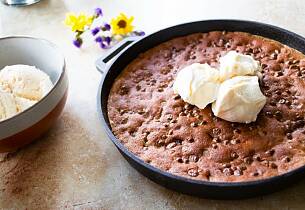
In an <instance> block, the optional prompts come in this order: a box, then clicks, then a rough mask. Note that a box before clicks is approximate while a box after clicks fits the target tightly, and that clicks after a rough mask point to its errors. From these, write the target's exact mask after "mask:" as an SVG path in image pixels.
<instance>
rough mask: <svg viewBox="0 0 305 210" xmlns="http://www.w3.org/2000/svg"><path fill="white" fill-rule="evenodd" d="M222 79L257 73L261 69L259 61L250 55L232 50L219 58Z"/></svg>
mask: <svg viewBox="0 0 305 210" xmlns="http://www.w3.org/2000/svg"><path fill="white" fill-rule="evenodd" d="M219 63H220V64H219V71H220V79H221V80H222V81H224V80H227V79H230V78H232V77H235V76H245V75H252V76H254V75H256V74H257V73H258V72H259V71H260V65H259V62H258V61H256V60H254V59H253V58H252V57H251V56H249V55H243V54H240V53H237V52H236V51H230V52H228V53H227V54H226V55H225V56H223V57H221V58H220V59H219Z"/></svg>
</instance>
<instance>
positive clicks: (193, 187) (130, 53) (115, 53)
mask: <svg viewBox="0 0 305 210" xmlns="http://www.w3.org/2000/svg"><path fill="white" fill-rule="evenodd" d="M223 30H226V31H242V32H249V33H251V34H256V35H260V36H263V37H267V38H270V39H273V40H276V41H279V42H281V43H283V44H285V45H288V46H290V47H292V48H294V49H297V50H299V51H300V52H302V53H304V54H305V39H304V38H303V37H301V36H299V35H297V34H295V33H292V32H290V31H287V30H285V29H282V28H279V27H275V26H272V25H267V24H264V23H258V22H252V21H241V20H206V21H199V22H192V23H186V24H182V25H177V26H173V27H170V28H166V29H164V30H161V31H159V32H156V33H153V34H151V35H149V36H146V37H144V38H142V39H141V40H138V41H137V42H133V41H135V40H134V38H129V39H126V40H123V41H122V42H121V43H120V45H119V46H118V47H117V48H116V49H113V50H112V52H110V54H108V56H106V57H103V58H100V59H98V60H97V62H96V66H97V69H98V70H99V71H101V72H102V73H103V74H104V76H103V80H102V82H101V84H100V87H99V92H98V97H97V101H98V114H99V115H100V117H101V121H102V124H103V126H104V127H105V130H106V133H107V135H108V136H109V138H110V139H111V141H112V142H113V143H114V144H115V146H116V147H117V148H118V150H119V151H120V152H121V154H122V155H123V156H124V157H125V158H126V160H127V161H128V162H129V163H130V164H131V165H132V166H133V167H134V168H135V169H136V170H138V171H139V172H140V173H142V174H143V175H145V176H146V177H148V178H149V179H151V180H152V181H154V182H156V183H158V184H160V185H163V186H164V187H166V188H169V189H172V190H175V191H178V192H181V193H185V194H189V195H195V196H200V197H205V198H212V199H242V198H248V197H253V196H258V195H263V194H268V193H271V192H275V191H277V190H280V189H282V188H284V187H287V186H289V185H291V184H293V183H294V182H296V181H298V180H300V179H301V178H302V177H303V176H304V174H305V166H302V167H300V168H297V169H295V170H293V171H290V172H288V173H286V174H283V175H280V176H275V177H271V178H268V179H262V180H257V181H248V182H232V183H230V182H208V181H198V180H192V179H189V178H185V177H180V176H176V175H173V174H170V173H168V172H165V171H162V170H160V169H158V168H155V167H153V166H151V165H149V164H147V163H145V162H144V161H142V160H141V159H139V158H138V157H137V156H135V155H134V154H132V153H131V152H129V151H128V150H127V149H126V148H125V147H124V146H123V145H122V144H121V143H120V141H119V140H118V139H117V138H116V137H115V136H114V134H113V133H112V131H111V127H110V124H109V119H108V115H107V100H108V95H109V91H110V89H111V86H112V84H113V82H114V80H115V78H116V77H117V76H118V75H119V74H120V73H121V71H122V70H123V69H124V67H125V66H126V65H127V64H129V63H130V62H131V61H132V60H133V59H135V58H136V57H137V56H138V55H139V54H140V53H142V52H145V51H146V50H148V49H150V48H152V47H155V46H157V45H159V44H161V43H162V42H165V41H167V40H170V39H173V38H175V37H179V36H184V35H188V34H192V33H197V32H209V31H223ZM127 46H128V47H127Z"/></svg>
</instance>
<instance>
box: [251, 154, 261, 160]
mask: <svg viewBox="0 0 305 210" xmlns="http://www.w3.org/2000/svg"><path fill="white" fill-rule="evenodd" d="M253 159H254V160H257V161H261V160H262V158H261V156H260V155H259V154H257V155H254V156H253Z"/></svg>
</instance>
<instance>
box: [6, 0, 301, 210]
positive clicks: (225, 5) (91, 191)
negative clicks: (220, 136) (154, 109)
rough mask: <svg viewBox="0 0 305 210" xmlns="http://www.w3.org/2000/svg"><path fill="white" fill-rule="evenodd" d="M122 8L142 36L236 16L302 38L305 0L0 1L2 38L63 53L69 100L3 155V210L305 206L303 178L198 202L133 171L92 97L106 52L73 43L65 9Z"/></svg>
mask: <svg viewBox="0 0 305 210" xmlns="http://www.w3.org/2000/svg"><path fill="white" fill-rule="evenodd" d="M96 6H100V7H102V8H103V10H104V13H105V17H106V19H109V18H110V17H113V16H115V15H117V14H118V13H119V12H121V11H123V12H125V13H127V14H128V15H134V16H135V21H134V24H135V25H136V26H137V28H138V29H143V30H145V31H146V32H147V33H151V32H153V31H156V30H159V29H162V28H165V27H168V26H170V25H175V24H178V23H183V22H189V21H194V20H204V19H219V18H234V19H248V20H257V21H261V22H265V23H271V24H273V25H277V26H280V27H283V28H286V29H288V30H291V31H294V32H296V33H298V34H300V35H302V36H305V27H304V26H305V1H304V0H269V1H268V0H249V1H245V0H230V1H220V0H213V1H208V0H206V1H205V0H198V1H196V0H188V1H182V0H166V1H165V0H141V1H140V0H138V1H137V0H124V1H122V0H64V1H62V0H42V1H41V2H40V3H38V4H36V5H33V6H30V7H22V8H15V7H7V6H4V5H2V4H0V36H1V37H2V36H7V35H30V36H35V37H41V38H45V39H48V40H50V41H52V42H54V43H55V44H57V45H58V46H59V47H60V49H61V50H62V51H63V53H64V54H65V56H66V60H67V69H68V75H69V80H70V88H69V97H68V102H67V105H66V107H65V110H64V112H63V114H62V116H61V118H60V119H59V120H58V122H57V124H56V125H55V126H54V127H53V128H52V129H51V130H50V131H49V132H48V133H47V134H46V135H45V136H44V137H43V138H41V139H40V140H38V141H36V142H35V143H32V144H31V145H29V146H27V147H26V148H23V149H20V150H19V151H17V152H15V153H10V154H0V177H1V178H0V209H65V208H67V209H115V210H117V209H211V210H217V209H226V210H227V209H247V210H248V209H276V210H277V209H305V202H304V197H305V179H304V180H302V181H301V182H300V183H299V184H297V185H295V186H292V187H290V188H289V189H286V190H283V191H280V192H277V193H274V194H272V195H268V196H263V197H257V198H252V199H248V200H241V201H217V200H207V199H199V198H195V197H191V196H186V195H182V194H179V193H176V192H173V191H170V190H167V189H165V188H163V187H161V186H159V185H157V184H155V183H153V182H151V181H149V180H148V179H147V178H145V177H143V176H142V175H141V174H139V173H138V172H137V171H135V170H134V169H133V168H131V166H129V164H128V163H127V162H126V161H125V160H124V159H123V157H122V156H121V155H120V154H119V152H118V151H117V149H116V148H115V147H114V145H113V144H112V143H111V141H110V140H109V139H108V137H107V136H106V134H105V132H104V130H103V127H102V125H101V123H100V121H99V117H98V113H97V108H96V95H97V90H98V85H99V83H100V79H101V75H100V73H99V72H97V70H96V69H95V66H94V62H95V60H96V59H97V58H98V57H99V56H101V55H102V54H103V53H105V51H103V50H101V49H99V48H98V47H97V46H95V45H93V44H92V43H91V44H88V45H87V46H85V47H84V48H83V49H82V50H78V49H76V48H74V47H73V46H72V45H71V33H70V31H69V30H68V29H67V28H65V26H64V25H63V24H62V22H63V20H64V17H65V13H66V12H68V11H81V10H84V11H90V10H92V9H93V8H95V7H96Z"/></svg>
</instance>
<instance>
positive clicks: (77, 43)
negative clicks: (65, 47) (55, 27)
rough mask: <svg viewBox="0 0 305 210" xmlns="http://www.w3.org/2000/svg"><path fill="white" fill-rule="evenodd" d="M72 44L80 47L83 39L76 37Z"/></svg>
mask: <svg viewBox="0 0 305 210" xmlns="http://www.w3.org/2000/svg"><path fill="white" fill-rule="evenodd" d="M73 44H74V46H75V47H77V48H80V47H81V46H82V44H83V40H82V39H81V38H77V39H75V40H73Z"/></svg>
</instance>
